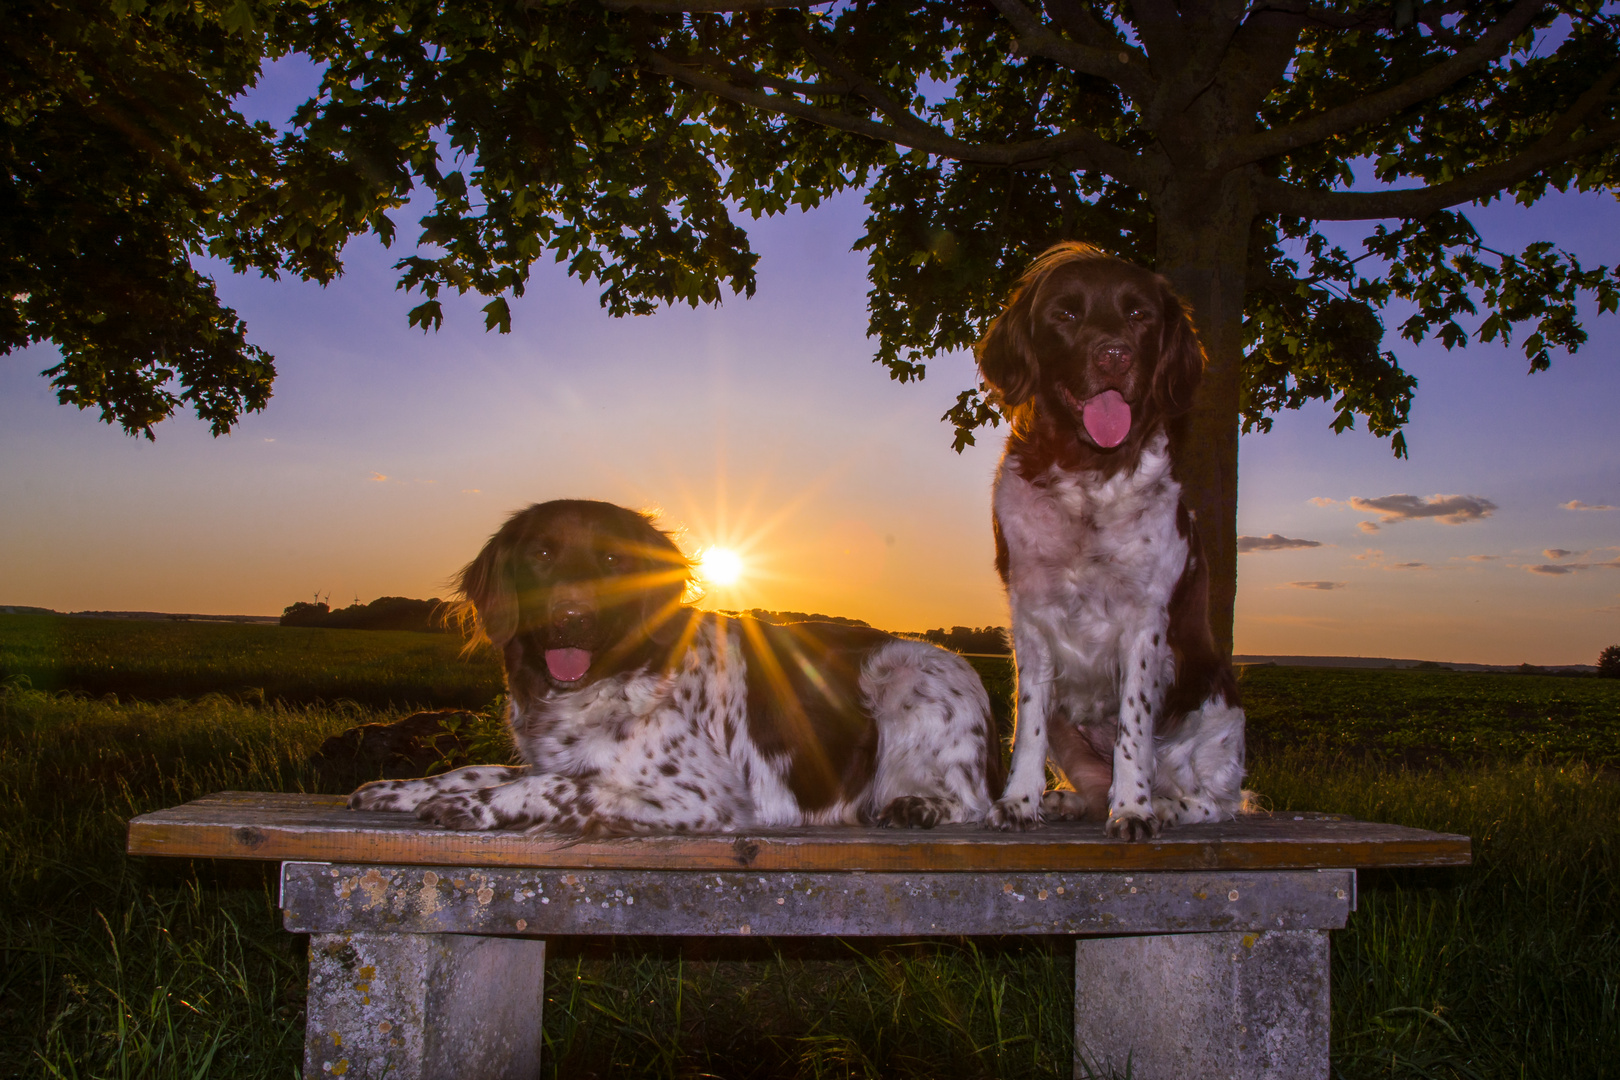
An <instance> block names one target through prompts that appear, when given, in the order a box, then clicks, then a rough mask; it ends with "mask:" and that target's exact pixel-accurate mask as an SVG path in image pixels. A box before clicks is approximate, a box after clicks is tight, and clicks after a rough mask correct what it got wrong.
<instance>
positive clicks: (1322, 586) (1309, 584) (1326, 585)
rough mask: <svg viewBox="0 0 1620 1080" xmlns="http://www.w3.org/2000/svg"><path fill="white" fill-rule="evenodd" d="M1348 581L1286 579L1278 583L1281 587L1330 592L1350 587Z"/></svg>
mask: <svg viewBox="0 0 1620 1080" xmlns="http://www.w3.org/2000/svg"><path fill="white" fill-rule="evenodd" d="M1349 585H1350V583H1349V582H1348V581H1286V582H1284V583H1283V584H1281V585H1278V586H1277V588H1279V589H1314V590H1316V591H1318V592H1330V591H1332V590H1333V589H1344V588H1348V587H1349Z"/></svg>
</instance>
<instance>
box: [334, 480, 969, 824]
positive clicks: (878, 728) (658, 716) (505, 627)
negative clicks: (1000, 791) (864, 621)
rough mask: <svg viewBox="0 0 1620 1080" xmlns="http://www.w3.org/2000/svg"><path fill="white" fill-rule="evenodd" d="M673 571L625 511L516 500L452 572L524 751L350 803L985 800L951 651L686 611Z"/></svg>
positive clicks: (799, 806)
mask: <svg viewBox="0 0 1620 1080" xmlns="http://www.w3.org/2000/svg"><path fill="white" fill-rule="evenodd" d="M690 575H691V567H690V564H689V563H688V561H687V560H686V558H685V557H684V556H683V555H682V554H681V552H680V549H679V548H677V547H676V546H675V544H674V543H673V542H672V541H671V540H670V539H669V537H668V536H666V535H665V534H664V533H662V532H660V531H659V530H658V529H656V528H654V527H653V525H652V523H651V521H650V520H649V519H648V518H647V517H646V516H644V515H642V514H639V513H636V512H635V511H633V510H626V509H624V508H623V507H619V506H613V505H611V504H609V503H603V502H587V501H579V500H563V501H558V502H548V503H542V504H539V505H536V506H531V507H529V508H528V509H527V510H523V511H521V512H519V513H517V514H514V515H513V516H512V517H511V518H510V519H509V520H508V521H507V522H506V524H505V525H503V526H502V527H501V529H500V531H499V532H497V533H496V534H495V535H494V536H493V537H491V538H490V540H489V542H488V543H487V544H486V545H485V546H484V549H483V551H482V552H481V553H480V554H479V555H478V557H477V558H476V559H474V560H473V561H472V562H471V563H470V564H468V566H467V567H466V569H465V570H463V571H462V574H461V583H460V586H461V593H462V595H463V596H464V597H465V598H466V600H467V601H468V603H469V604H470V606H471V607H472V608H473V609H474V610H475V612H476V618H477V623H478V625H479V626H480V627H481V629H482V631H483V633H484V635H485V636H487V637H488V639H489V640H490V642H492V643H493V644H494V646H495V647H496V648H497V649H498V650H499V651H500V654H501V658H502V661H503V662H504V665H505V668H506V682H507V688H508V690H509V692H510V700H511V706H510V714H509V717H508V722H509V724H510V725H511V730H512V735H513V738H514V739H515V741H516V743H517V747H518V751H519V753H520V755H521V756H522V759H523V761H524V763H525V764H524V765H523V766H521V767H503V766H470V767H468V768H464V769H457V770H455V771H453V772H447V773H444V774H443V775H440V776H433V777H428V778H426V779H422V780H383V781H378V782H376V783H372V784H367V785H365V786H364V787H361V788H360V789H359V790H357V791H356V792H355V793H354V794H353V795H352V796H350V798H349V805H350V806H351V807H353V808H355V809H362V810H401V811H410V812H414V813H415V814H416V815H417V816H418V817H420V818H422V819H424V820H426V821H430V822H434V823H437V824H439V825H443V826H446V827H448V828H454V829H516V828H532V829H537V830H542V831H548V832H558V833H567V834H583V835H586V836H609V835H619V834H629V833H654V832H676V833H681V832H694V833H696V832H729V831H732V830H736V829H743V828H750V827H757V826H779V825H802V824H856V823H863V822H874V821H875V822H879V823H883V824H888V825H897V826H913V827H921V828H929V827H932V826H933V825H935V824H940V823H946V822H963V821H978V820H979V819H980V818H982V817H983V815H984V813H985V811H986V810H987V809H988V807H989V805H990V799H991V790H992V788H993V787H999V786H1000V779H1001V778H1000V775H999V774H1000V766H1001V757H1000V752H999V747H998V746H997V743H996V739H995V736H994V725H993V724H992V722H991V719H990V703H989V699H988V698H987V696H986V695H985V691H984V685H983V684H982V683H981V682H980V681H979V677H978V675H977V674H976V673H975V672H974V671H973V669H972V667H970V666H969V665H968V663H967V661H965V660H963V659H962V658H961V657H960V656H957V655H956V654H955V653H952V652H948V651H946V650H944V649H940V648H937V647H935V646H933V645H929V644H926V643H924V642H918V641H909V640H904V639H900V638H896V637H894V636H892V635H890V634H886V633H883V632H882V631H880V630H873V629H870V628H868V627H858V626H844V625H833V624H829V623H808V622H807V623H796V624H790V625H786V626H774V625H770V624H767V623H763V622H760V621H758V620H755V619H750V618H729V617H726V616H723V615H714V614H709V613H705V612H700V611H697V610H695V609H693V608H691V607H689V606H687V605H685V604H683V602H682V597H683V595H684V593H685V592H686V589H687V585H688V581H689V579H690Z"/></svg>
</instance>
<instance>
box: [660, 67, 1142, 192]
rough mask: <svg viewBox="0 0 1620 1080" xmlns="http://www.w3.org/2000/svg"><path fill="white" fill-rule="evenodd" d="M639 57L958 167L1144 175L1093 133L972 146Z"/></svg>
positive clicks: (733, 94) (730, 96)
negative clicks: (1057, 166)
mask: <svg viewBox="0 0 1620 1080" xmlns="http://www.w3.org/2000/svg"><path fill="white" fill-rule="evenodd" d="M643 55H644V57H645V60H644V63H645V64H646V66H647V67H648V68H649V69H650V70H651V71H653V72H655V73H657V74H659V75H663V76H664V77H665V78H669V79H674V80H676V81H677V82H682V83H685V84H686V85H688V86H691V87H693V88H695V89H698V90H702V91H704V92H705V93H709V94H713V95H714V96H716V97H718V98H722V99H724V100H726V101H732V102H735V103H737V104H739V105H746V106H748V107H750V108H754V109H759V110H761V111H762V112H769V113H776V114H778V115H782V116H791V117H795V118H798V119H801V120H809V121H811V122H812V123H816V124H820V125H822V126H823V127H829V128H832V129H834V130H836V131H847V132H850V133H851V134H854V135H863V136H865V137H866V138H869V139H875V140H877V141H879V142H886V143H892V144H893V145H895V146H903V147H906V148H907V149H912V150H921V151H923V152H925V153H929V154H935V155H938V156H939V157H944V158H950V159H951V160H953V161H960V162H963V163H964V164H969V165H996V166H1003V167H1007V168H1039V167H1043V166H1046V165H1049V164H1051V163H1053V162H1055V161H1056V160H1058V159H1059V158H1062V159H1064V161H1065V162H1066V163H1069V164H1070V166H1071V167H1072V168H1084V169H1093V170H1097V171H1100V172H1105V173H1108V174H1109V175H1110V176H1113V177H1115V178H1116V179H1119V180H1121V181H1123V182H1124V183H1127V184H1137V185H1140V184H1142V183H1144V182H1145V181H1146V179H1147V175H1148V174H1147V171H1146V169H1145V167H1144V165H1143V163H1142V161H1141V159H1139V158H1138V157H1137V156H1136V155H1135V154H1132V153H1131V152H1130V151H1127V150H1123V149H1121V148H1120V147H1118V146H1115V145H1114V144H1113V143H1110V142H1108V141H1107V140H1106V139H1104V138H1103V137H1102V136H1100V135H1098V134H1097V133H1096V132H1094V131H1076V132H1067V133H1065V134H1062V135H1054V136H1052V137H1051V138H1046V139H1028V140H1024V141H1021V142H1011V143H1003V144H1001V145H999V146H992V145H987V144H983V143H972V142H968V141H966V140H964V139H958V138H957V137H956V136H954V135H952V134H950V133H949V132H948V131H945V130H944V129H942V128H938V127H935V126H933V125H931V124H923V125H922V127H921V128H920V129H911V128H909V127H906V128H902V127H899V126H896V125H893V124H883V123H879V122H877V121H875V120H871V119H868V118H866V117H862V116H852V115H850V114H849V113H844V112H839V111H838V110H836V109H825V108H822V107H820V106H818V105H812V104H810V103H809V102H807V101H799V100H796V99H794V98H789V97H786V96H784V95H781V94H767V93H761V92H760V91H758V90H751V89H748V88H746V87H742V86H738V85H736V84H735V83H731V82H727V81H726V80H725V79H719V78H716V77H714V76H712V75H708V74H705V73H704V72H702V71H698V70H696V69H694V68H692V67H690V66H688V65H687V64H684V63H681V62H680V61H677V60H675V59H674V58H673V57H670V56H667V55H665V54H663V53H659V52H651V51H649V52H646V53H644V54H643ZM919 123H921V121H919Z"/></svg>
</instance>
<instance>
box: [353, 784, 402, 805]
mask: <svg viewBox="0 0 1620 1080" xmlns="http://www.w3.org/2000/svg"><path fill="white" fill-rule="evenodd" d="M408 782H409V781H405V780H373V781H372V782H371V783H369V784H361V785H360V786H359V787H357V788H355V789H354V793H353V794H351V795H350V796H349V809H350V810H412V809H414V808H415V807H414V805H413V800H411V799H409V798H407V797H406V795H405V793H404V790H403V789H404V788H405V785H406V784H407V783H408Z"/></svg>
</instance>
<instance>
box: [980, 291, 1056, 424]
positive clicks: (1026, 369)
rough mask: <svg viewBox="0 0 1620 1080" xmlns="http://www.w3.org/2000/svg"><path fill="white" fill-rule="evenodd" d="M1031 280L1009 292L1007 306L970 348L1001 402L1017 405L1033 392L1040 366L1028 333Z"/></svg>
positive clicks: (1033, 343)
mask: <svg viewBox="0 0 1620 1080" xmlns="http://www.w3.org/2000/svg"><path fill="white" fill-rule="evenodd" d="M1034 286H1035V283H1034V282H1029V281H1026V282H1025V283H1024V284H1022V285H1021V286H1020V287H1019V288H1018V291H1017V292H1015V293H1013V297H1012V299H1011V300H1009V301H1008V302H1007V306H1006V307H1005V308H1004V309H1002V312H1001V314H1000V315H997V316H996V320H995V322H993V323H991V324H990V329H989V330H987V331H985V335H984V337H983V338H981V339H980V340H979V343H978V345H976V346H975V347H974V350H973V351H974V354H975V355H976V356H977V357H978V358H979V371H980V372H982V373H983V375H984V381H985V382H986V383H988V384H989V385H990V387H991V388H992V389H993V390H995V391H996V392H997V393H999V394H1000V395H1001V401H1002V404H1004V405H1006V406H1007V407H1008V408H1017V407H1018V406H1019V405H1022V404H1023V403H1024V402H1026V401H1028V400H1029V399H1030V395H1032V394H1034V393H1035V385H1036V380H1037V379H1038V378H1039V376H1040V368H1039V366H1038V365H1037V363H1036V360H1035V341H1034V337H1033V335H1032V334H1031V333H1030V329H1031V328H1030V309H1031V307H1032V306H1033V304H1034V302H1035V292H1036V289H1035V287H1034Z"/></svg>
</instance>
